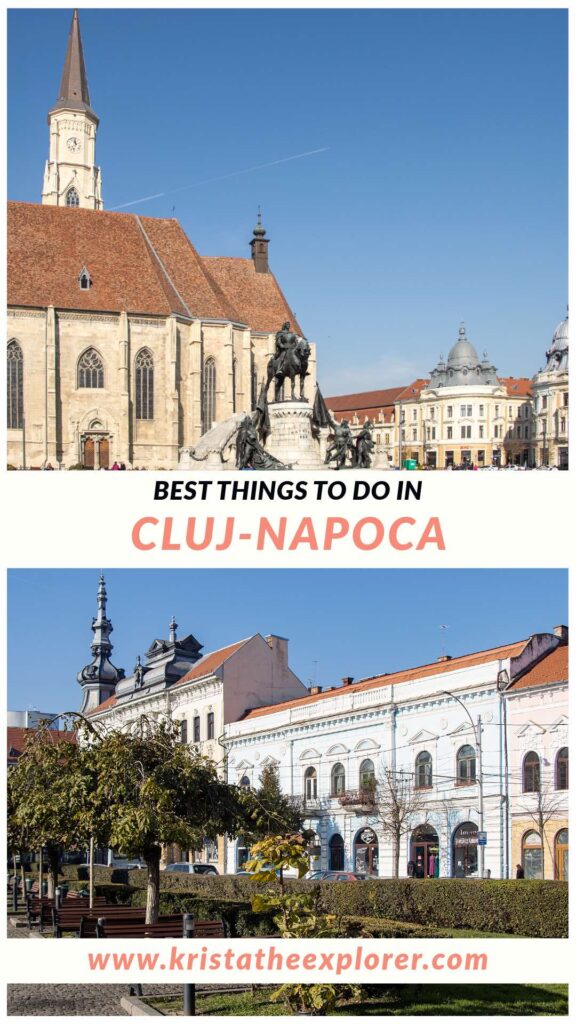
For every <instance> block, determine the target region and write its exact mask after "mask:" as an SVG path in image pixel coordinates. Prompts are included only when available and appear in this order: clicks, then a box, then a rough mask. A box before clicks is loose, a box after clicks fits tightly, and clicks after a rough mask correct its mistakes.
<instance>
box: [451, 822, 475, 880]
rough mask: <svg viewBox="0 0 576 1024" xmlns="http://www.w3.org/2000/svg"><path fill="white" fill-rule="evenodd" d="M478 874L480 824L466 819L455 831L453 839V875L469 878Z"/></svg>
mask: <svg viewBox="0 0 576 1024" xmlns="http://www.w3.org/2000/svg"><path fill="white" fill-rule="evenodd" d="M477 874H478V826H477V825H475V824H474V823H473V822H472V821H465V822H464V824H462V825H459V826H458V828H457V829H456V831H455V832H454V838H453V841H452V875H453V877H454V878H468V877H470V875H477Z"/></svg>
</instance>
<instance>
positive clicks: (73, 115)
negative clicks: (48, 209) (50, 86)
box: [42, 10, 103, 210]
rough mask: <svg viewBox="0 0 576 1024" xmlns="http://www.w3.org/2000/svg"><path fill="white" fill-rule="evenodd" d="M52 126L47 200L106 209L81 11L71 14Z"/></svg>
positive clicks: (50, 117) (44, 196)
mask: <svg viewBox="0 0 576 1024" xmlns="http://www.w3.org/2000/svg"><path fill="white" fill-rule="evenodd" d="M48 125H49V128H50V155H49V157H48V160H47V161H46V169H45V171H44V186H43V188H42V202H43V203H45V204H46V205H48V206H68V207H82V208H83V209H87V210H101V209H102V207H103V203H102V180H101V174H100V168H99V167H96V162H95V161H96V131H97V129H98V118H97V117H96V114H95V113H94V111H93V110H92V108H91V106H90V95H89V93H88V79H87V77H86V67H85V64H84V54H83V52H82V39H81V36H80V21H79V19H78V11H77V10H75V11H74V14H73V16H72V24H71V26H70V34H69V36H68V48H67V50H66V60H65V61H64V70H63V72H62V81H61V82H60V92H59V93H58V99H57V100H56V104H55V106H54V107H52V109H51V110H50V112H49V114H48Z"/></svg>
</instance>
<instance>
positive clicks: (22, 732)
mask: <svg viewBox="0 0 576 1024" xmlns="http://www.w3.org/2000/svg"><path fill="white" fill-rule="evenodd" d="M38 731H39V730H38V729H21V728H19V727H18V726H13V725H9V726H8V728H7V729H6V734H7V742H8V763H9V764H13V763H15V762H16V761H17V760H18V758H19V757H20V756H21V754H22V752H23V750H24V747H25V746H26V743H27V741H28V740H29V739H30V737H31V736H34V735H35V734H36V733H38ZM43 732H44V734H45V735H46V736H48V737H49V738H50V739H51V740H53V741H54V743H77V742H78V738H77V736H76V733H75V732H71V731H69V730H67V729H45V730H43Z"/></svg>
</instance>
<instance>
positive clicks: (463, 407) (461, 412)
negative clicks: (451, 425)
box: [460, 405, 466, 416]
mask: <svg viewBox="0 0 576 1024" xmlns="http://www.w3.org/2000/svg"><path fill="white" fill-rule="evenodd" d="M460 415H461V416H465V415H466V406H465V405H461V406H460Z"/></svg>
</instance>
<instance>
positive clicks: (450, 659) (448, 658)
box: [436, 654, 452, 661]
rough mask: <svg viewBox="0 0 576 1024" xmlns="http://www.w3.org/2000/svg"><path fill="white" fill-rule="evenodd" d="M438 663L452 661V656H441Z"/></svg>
mask: <svg viewBox="0 0 576 1024" xmlns="http://www.w3.org/2000/svg"><path fill="white" fill-rule="evenodd" d="M436 661H452V655H451V654H439V655H438V657H437V658H436Z"/></svg>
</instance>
